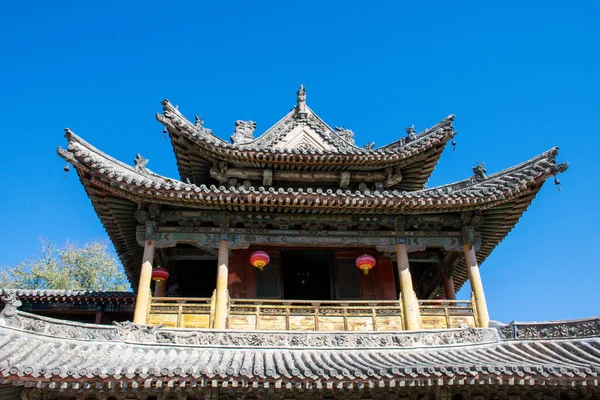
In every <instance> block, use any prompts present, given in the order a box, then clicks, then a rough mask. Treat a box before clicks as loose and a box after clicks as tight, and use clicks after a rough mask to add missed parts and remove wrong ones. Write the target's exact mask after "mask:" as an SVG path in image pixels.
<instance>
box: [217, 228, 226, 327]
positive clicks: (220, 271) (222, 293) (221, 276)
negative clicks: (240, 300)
mask: <svg viewBox="0 0 600 400" xmlns="http://www.w3.org/2000/svg"><path fill="white" fill-rule="evenodd" d="M217 264H218V267H217V288H216V296H215V302H216V304H215V319H214V323H213V327H214V328H215V329H225V328H226V327H227V314H228V303H229V293H228V290H227V281H228V278H229V268H228V265H229V242H228V241H227V240H221V242H220V243H219V254H218V256H217Z"/></svg>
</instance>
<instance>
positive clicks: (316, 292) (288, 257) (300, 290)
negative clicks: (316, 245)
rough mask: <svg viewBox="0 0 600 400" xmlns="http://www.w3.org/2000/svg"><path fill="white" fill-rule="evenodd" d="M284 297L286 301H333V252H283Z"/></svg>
mask: <svg viewBox="0 0 600 400" xmlns="http://www.w3.org/2000/svg"><path fill="white" fill-rule="evenodd" d="M281 268H282V270H283V271H282V272H283V297H284V299H286V300H332V295H331V252H329V251H312V250H292V251H282V252H281Z"/></svg>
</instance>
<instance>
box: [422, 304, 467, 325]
mask: <svg viewBox="0 0 600 400" xmlns="http://www.w3.org/2000/svg"><path fill="white" fill-rule="evenodd" d="M419 310H420V313H421V327H422V328H423V329H445V328H465V327H476V319H475V310H474V308H473V302H472V301H470V300H419Z"/></svg>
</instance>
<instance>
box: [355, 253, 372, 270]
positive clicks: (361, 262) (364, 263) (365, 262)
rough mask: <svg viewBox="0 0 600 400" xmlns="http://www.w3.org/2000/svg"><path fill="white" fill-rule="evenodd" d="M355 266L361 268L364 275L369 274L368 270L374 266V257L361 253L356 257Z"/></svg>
mask: <svg viewBox="0 0 600 400" xmlns="http://www.w3.org/2000/svg"><path fill="white" fill-rule="evenodd" d="M356 266H357V267H358V268H360V269H362V270H363V272H364V273H365V275H369V270H370V269H371V268H373V267H374V266H375V257H373V256H370V255H368V254H363V255H362V256H360V257H358V258H357V259H356Z"/></svg>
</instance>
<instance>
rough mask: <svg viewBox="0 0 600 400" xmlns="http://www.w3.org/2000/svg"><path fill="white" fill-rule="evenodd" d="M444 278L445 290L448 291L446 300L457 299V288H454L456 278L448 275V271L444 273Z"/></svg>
mask: <svg viewBox="0 0 600 400" xmlns="http://www.w3.org/2000/svg"><path fill="white" fill-rule="evenodd" d="M442 279H443V280H444V292H445V293H446V300H456V290H455V289H454V279H452V275H450V276H448V275H447V274H446V272H444V273H443V274H442Z"/></svg>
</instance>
